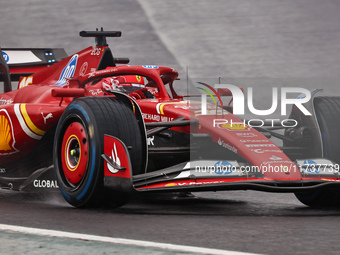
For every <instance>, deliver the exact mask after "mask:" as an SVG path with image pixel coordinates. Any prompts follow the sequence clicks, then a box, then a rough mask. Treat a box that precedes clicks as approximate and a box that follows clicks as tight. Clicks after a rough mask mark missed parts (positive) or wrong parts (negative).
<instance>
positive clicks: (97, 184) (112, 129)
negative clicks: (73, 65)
mask: <svg viewBox="0 0 340 255" xmlns="http://www.w3.org/2000/svg"><path fill="white" fill-rule="evenodd" d="M104 134H108V135H112V136H115V137H117V138H119V139H120V140H122V141H123V142H124V143H125V145H126V146H127V147H129V149H130V150H129V154H130V158H131V162H132V163H131V164H132V169H133V171H134V173H135V174H139V173H140V172H141V168H142V164H143V163H142V162H143V161H142V153H140V151H141V150H142V148H141V146H142V140H141V135H140V132H139V127H138V124H137V120H136V118H135V116H134V114H133V112H132V111H131V109H130V108H129V107H128V106H127V105H125V104H124V103H123V102H121V101H119V100H116V99H112V98H104V97H101V98H98V97H86V98H80V99H77V100H75V101H73V102H72V103H71V104H70V105H69V106H68V107H67V108H66V109H65V111H64V113H63V115H62V116H61V118H60V120H59V123H58V126H57V129H56V133H55V140H54V153H53V161H54V168H55V174H56V178H57V181H58V185H59V187H60V190H61V192H62V195H63V196H64V198H65V199H66V201H67V202H68V203H70V204H71V205H73V206H76V207H89V206H99V205H104V203H105V205H108V204H109V206H115V205H116V206H120V205H122V204H124V202H126V200H127V197H126V196H124V195H122V194H121V193H120V194H117V193H116V192H114V191H111V190H108V189H105V190H104V185H103V179H104V178H103V177H104V160H103V159H102V157H101V155H102V154H103V150H104Z"/></svg>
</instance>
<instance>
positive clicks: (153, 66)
mask: <svg viewBox="0 0 340 255" xmlns="http://www.w3.org/2000/svg"><path fill="white" fill-rule="evenodd" d="M142 67H144V68H146V69H157V68H158V66H155V65H143V66H142Z"/></svg>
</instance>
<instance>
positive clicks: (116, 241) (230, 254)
mask: <svg viewBox="0 0 340 255" xmlns="http://www.w3.org/2000/svg"><path fill="white" fill-rule="evenodd" d="M0 231H7V232H17V233H22V234H31V235H38V236H48V237H60V238H70V239H77V240H83V241H96V242H105V243H113V244H122V245H133V246H140V247H147V248H156V249H163V250H169V251H180V252H191V253H199V254H214V255H220V254H228V255H251V254H253V253H245V252H236V251H227V250H219V249H209V248H200V247H194V246H185V245H176V244H167V243H157V242H148V241H139V240H133V239H123V238H113V237H105V236H96V235H86V234H78V233H71V232H64V231H56V230H48V229H39V228H27V227H20V226H12V225H5V224H0Z"/></svg>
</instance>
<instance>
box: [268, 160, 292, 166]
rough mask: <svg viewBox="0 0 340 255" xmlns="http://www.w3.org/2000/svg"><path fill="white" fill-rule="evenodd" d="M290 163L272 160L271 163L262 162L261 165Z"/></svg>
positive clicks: (288, 162) (289, 162)
mask: <svg viewBox="0 0 340 255" xmlns="http://www.w3.org/2000/svg"><path fill="white" fill-rule="evenodd" d="M291 163H292V162H291V161H288V160H273V161H267V162H263V165H269V164H291Z"/></svg>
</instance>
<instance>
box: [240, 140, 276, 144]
mask: <svg viewBox="0 0 340 255" xmlns="http://www.w3.org/2000/svg"><path fill="white" fill-rule="evenodd" d="M240 142H241V143H268V142H269V140H240Z"/></svg>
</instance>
